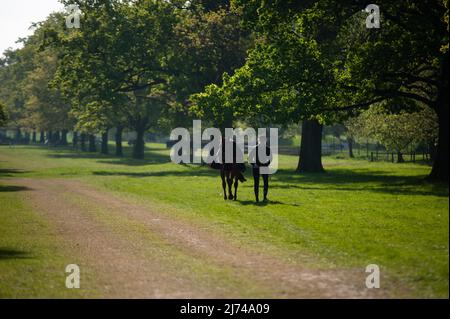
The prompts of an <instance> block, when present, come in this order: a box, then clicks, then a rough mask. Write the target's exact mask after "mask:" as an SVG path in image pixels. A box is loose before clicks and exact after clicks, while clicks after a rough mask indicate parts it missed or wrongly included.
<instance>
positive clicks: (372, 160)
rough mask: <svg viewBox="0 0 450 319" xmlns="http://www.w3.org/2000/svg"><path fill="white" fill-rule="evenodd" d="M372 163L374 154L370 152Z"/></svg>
mask: <svg viewBox="0 0 450 319" xmlns="http://www.w3.org/2000/svg"><path fill="white" fill-rule="evenodd" d="M370 161H371V162H373V152H370Z"/></svg>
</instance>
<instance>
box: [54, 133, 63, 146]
mask: <svg viewBox="0 0 450 319" xmlns="http://www.w3.org/2000/svg"><path fill="white" fill-rule="evenodd" d="M53 142H54V143H55V144H59V143H60V142H61V134H60V132H59V131H56V133H55V134H53Z"/></svg>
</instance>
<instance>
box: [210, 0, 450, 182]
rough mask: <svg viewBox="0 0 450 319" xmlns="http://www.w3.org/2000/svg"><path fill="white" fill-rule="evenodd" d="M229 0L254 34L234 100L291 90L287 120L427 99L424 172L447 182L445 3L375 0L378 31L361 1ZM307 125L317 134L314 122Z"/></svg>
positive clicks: (286, 95) (318, 127)
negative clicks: (432, 118) (432, 152)
mask: <svg viewBox="0 0 450 319" xmlns="http://www.w3.org/2000/svg"><path fill="white" fill-rule="evenodd" d="M233 3H234V4H235V5H237V6H238V7H239V8H240V10H241V11H242V12H243V14H244V17H245V20H246V23H247V24H248V25H249V26H250V27H252V28H253V29H254V30H255V31H256V32H258V34H260V37H261V42H260V43H258V44H259V45H257V46H256V47H255V49H254V50H252V52H250V54H249V58H248V59H247V63H246V66H244V68H245V70H244V72H239V71H237V72H236V74H240V75H242V74H243V73H246V74H249V75H251V77H246V78H245V79H246V81H249V82H250V84H249V85H246V86H245V85H244V86H237V87H235V88H234V90H233V91H234V92H235V93H236V95H241V96H240V97H238V98H242V94H244V95H247V96H249V95H252V94H259V95H261V96H263V95H266V96H267V95H268V94H269V92H270V93H272V94H282V95H284V96H285V98H287V97H288V96H289V95H292V94H291V92H290V90H295V92H297V99H293V100H291V103H292V104H293V105H297V106H298V107H297V109H295V110H293V113H291V114H292V116H290V118H295V119H296V120H298V118H299V117H295V116H294V115H295V114H297V116H298V115H300V116H301V118H303V119H306V120H309V119H310V118H311V117H313V118H314V117H316V118H317V117H322V118H323V117H327V116H329V115H331V116H335V115H336V114H338V113H340V114H343V113H344V112H349V111H353V112H358V111H361V110H364V109H366V108H368V107H369V106H370V105H372V104H375V103H378V102H381V101H389V102H393V103H392V104H393V105H397V106H401V107H404V106H408V107H409V106H411V105H413V104H414V103H413V102H420V103H423V104H426V105H428V106H429V107H431V108H432V109H434V110H435V111H436V113H437V115H438V118H439V128H440V129H439V131H440V133H439V142H438V151H437V156H436V160H435V162H434V164H433V169H432V172H431V174H430V178H433V179H439V180H446V181H448V134H449V133H448V117H449V116H448V92H449V88H448V8H446V5H447V2H441V1H431V0H430V1H410V0H404V1H396V2H392V1H381V2H379V3H377V4H378V5H379V6H380V8H382V24H381V25H382V27H381V29H367V28H366V26H365V20H366V17H367V14H364V13H361V11H362V10H363V9H364V8H365V4H364V3H363V2H360V1H339V2H337V1H331V0H318V1H295V0H286V1H270V2H267V1H263V0H254V1H244V0H235V1H234V2H233ZM444 4H445V5H444ZM232 82H239V83H240V84H241V85H242V84H243V81H234V80H233V81H230V83H232ZM248 89H253V91H252V90H248ZM215 91H216V92H217V90H215ZM231 96H232V95H231ZM282 98H283V97H281V96H280V97H279V100H281V99H282ZM406 101H408V103H406ZM296 102H297V103H296ZM394 102H395V103H394ZM386 105H389V104H386ZM288 110H291V109H289V108H288ZM350 114H351V113H350ZM305 127H308V126H305ZM310 127H314V128H315V129H314V130H311V131H312V132H315V133H316V134H318V133H320V126H319V125H315V126H310ZM303 140H305V141H312V140H313V139H310V138H306V139H303ZM315 141H316V142H320V141H319V139H318V138H317V139H315ZM313 149H315V150H317V149H318V148H317V147H316V148H313ZM314 158H315V160H316V161H317V162H318V161H320V157H319V156H315V157H314ZM315 164H318V163H315ZM312 167H318V165H313V166H312ZM300 169H301V167H300Z"/></svg>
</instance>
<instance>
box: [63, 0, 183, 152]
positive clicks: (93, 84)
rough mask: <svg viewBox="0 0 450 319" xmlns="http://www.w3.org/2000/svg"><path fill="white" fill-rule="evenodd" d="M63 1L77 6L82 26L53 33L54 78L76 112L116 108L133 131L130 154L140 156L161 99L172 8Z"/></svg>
mask: <svg viewBox="0 0 450 319" xmlns="http://www.w3.org/2000/svg"><path fill="white" fill-rule="evenodd" d="M64 2H65V3H66V4H69V3H76V4H78V5H79V7H80V9H81V10H82V12H83V27H82V28H80V29H79V30H74V31H72V32H69V33H68V34H64V35H61V34H59V36H60V38H59V42H58V44H60V45H61V46H62V47H63V51H64V56H63V62H62V64H61V67H60V69H59V71H58V82H59V83H60V85H61V86H62V87H63V89H64V92H66V93H67V94H68V95H69V96H71V97H72V99H73V100H74V101H75V102H74V104H75V107H76V108H77V110H78V111H79V116H80V115H81V114H84V115H86V114H89V112H90V111H89V110H88V109H89V108H90V107H92V106H94V105H95V107H96V108H97V110H96V112H100V113H103V111H104V107H107V108H109V106H112V108H114V109H116V110H117V109H120V112H119V113H120V114H124V115H125V117H126V119H127V122H128V125H129V126H130V127H131V128H133V129H134V130H135V131H136V134H137V138H136V141H135V143H134V149H133V157H135V158H143V157H144V133H145V132H146V131H147V130H148V129H149V128H150V126H151V125H152V118H153V119H157V118H158V116H159V114H160V110H161V108H162V106H165V105H166V103H167V96H166V92H167V91H168V90H166V88H167V85H168V79H169V76H170V75H171V74H172V73H173V68H172V67H173V64H172V61H173V60H174V57H175V55H176V51H175V49H174V45H176V43H177V41H176V40H175V38H174V27H175V25H176V23H177V14H176V11H177V10H178V9H177V7H176V6H174V5H173V4H172V3H169V2H166V1H157V0H142V1H136V2H123V1H97V2H92V1H82V0H79V1H64ZM93 98H95V99H96V101H93ZM123 101H126V102H123ZM89 103H94V104H91V105H90V106H89V107H87V106H86V105H87V104H89ZM91 110H92V109H91ZM109 114H110V113H109ZM89 118H91V119H92V117H89ZM153 123H154V120H153ZM102 124H103V123H102Z"/></svg>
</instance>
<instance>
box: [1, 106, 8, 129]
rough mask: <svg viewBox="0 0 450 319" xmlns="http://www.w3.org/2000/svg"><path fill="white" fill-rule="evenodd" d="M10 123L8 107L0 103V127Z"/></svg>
mask: <svg viewBox="0 0 450 319" xmlns="http://www.w3.org/2000/svg"><path fill="white" fill-rule="evenodd" d="M7 122H8V114H7V112H6V106H5V105H4V104H2V103H0V126H3V125H5V124H6V123H7Z"/></svg>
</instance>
